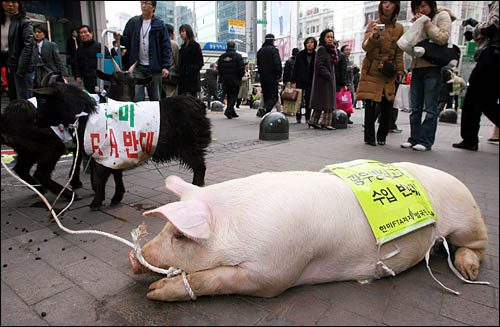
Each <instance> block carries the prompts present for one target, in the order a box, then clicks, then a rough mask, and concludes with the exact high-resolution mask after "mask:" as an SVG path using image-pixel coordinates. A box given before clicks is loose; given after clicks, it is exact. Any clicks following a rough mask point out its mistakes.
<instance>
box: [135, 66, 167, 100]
mask: <svg viewBox="0 0 500 327" xmlns="http://www.w3.org/2000/svg"><path fill="white" fill-rule="evenodd" d="M134 77H152V80H151V82H150V83H149V84H147V85H146V87H147V88H148V95H149V101H159V100H160V90H161V73H151V72H150V71H149V66H144V65H141V64H137V66H136V67H135V69H134ZM144 98H145V95H144V85H136V86H135V98H134V101H135V102H137V101H144Z"/></svg>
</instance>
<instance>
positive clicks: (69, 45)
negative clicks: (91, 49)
mask: <svg viewBox="0 0 500 327" xmlns="http://www.w3.org/2000/svg"><path fill="white" fill-rule="evenodd" d="M81 45H82V42H81V41H80V39H79V38H78V30H77V29H76V28H73V29H72V30H71V36H70V37H69V38H68V39H67V40H66V52H67V54H68V57H67V60H66V62H67V63H68V65H70V67H71V74H73V70H74V68H73V67H74V65H75V54H76V50H78V48H79V47H80V46H81Z"/></svg>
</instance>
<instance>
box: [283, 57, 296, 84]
mask: <svg viewBox="0 0 500 327" xmlns="http://www.w3.org/2000/svg"><path fill="white" fill-rule="evenodd" d="M298 53H299V49H298V48H293V50H292V56H291V57H290V58H289V59H288V60H287V61H286V62H285V70H284V71H283V83H284V84H285V85H286V83H288V82H291V80H292V72H293V67H294V66H295V61H296V60H297V54H298Z"/></svg>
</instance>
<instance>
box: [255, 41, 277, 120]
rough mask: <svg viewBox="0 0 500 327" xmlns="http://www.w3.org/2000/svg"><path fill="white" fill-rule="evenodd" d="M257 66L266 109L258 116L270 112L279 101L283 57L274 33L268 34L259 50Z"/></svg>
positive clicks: (260, 110)
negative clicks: (279, 82) (277, 46)
mask: <svg viewBox="0 0 500 327" xmlns="http://www.w3.org/2000/svg"><path fill="white" fill-rule="evenodd" d="M257 67H258V69H259V75H260V84H261V88H262V95H263V97H264V109H265V111H263V110H262V109H259V111H257V117H262V116H264V115H265V114H266V113H268V112H270V111H271V110H272V109H273V107H274V105H275V104H276V102H277V101H278V81H279V80H280V79H281V74H282V68H281V58H280V54H279V51H278V49H277V48H276V47H275V46H274V35H273V34H267V35H266V40H265V42H264V44H263V45H262V48H260V49H259V51H258V52H257Z"/></svg>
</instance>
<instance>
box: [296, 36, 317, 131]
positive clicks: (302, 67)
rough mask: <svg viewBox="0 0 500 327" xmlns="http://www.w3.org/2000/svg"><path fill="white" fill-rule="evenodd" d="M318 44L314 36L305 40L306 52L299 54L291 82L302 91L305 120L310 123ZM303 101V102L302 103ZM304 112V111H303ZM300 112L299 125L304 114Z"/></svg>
mask: <svg viewBox="0 0 500 327" xmlns="http://www.w3.org/2000/svg"><path fill="white" fill-rule="evenodd" d="M317 45H318V42H317V41H316V39H315V38H314V37H312V36H309V37H308V38H306V39H305V40H304V50H302V51H300V52H299V53H298V54H297V58H296V59H295V65H294V66H293V71H292V78H291V82H292V85H293V87H297V88H299V89H302V100H303V101H304V106H305V111H306V112H305V120H306V122H308V121H309V119H310V118H311V107H310V106H309V104H310V101H311V89H312V81H313V74H314V60H315V58H316V46H317ZM302 100H301V101H302ZM301 110H302V109H301ZM301 110H299V111H298V112H297V114H296V118H297V123H298V124H300V123H301V120H302V112H301Z"/></svg>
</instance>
